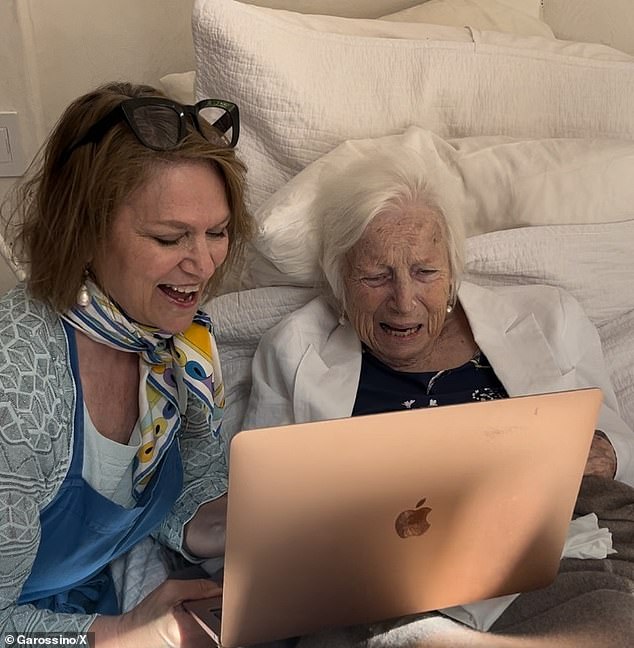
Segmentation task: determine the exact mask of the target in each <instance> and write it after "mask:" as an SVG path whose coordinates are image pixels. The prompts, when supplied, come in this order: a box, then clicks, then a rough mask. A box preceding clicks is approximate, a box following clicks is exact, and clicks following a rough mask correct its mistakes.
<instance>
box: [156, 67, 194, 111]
mask: <svg viewBox="0 0 634 648" xmlns="http://www.w3.org/2000/svg"><path fill="white" fill-rule="evenodd" d="M195 79H196V72H194V71H193V70H191V71H189V72H175V73H174V74H166V75H165V76H163V77H161V78H160V79H159V84H160V86H161V89H162V90H163V92H165V94H166V95H167V96H168V97H169V98H170V99H174V101H178V102H179V103H182V104H186V105H187V104H188V105H191V104H193V103H195V100H194V99H195V98H194V81H195Z"/></svg>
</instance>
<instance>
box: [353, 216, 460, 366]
mask: <svg viewBox="0 0 634 648" xmlns="http://www.w3.org/2000/svg"><path fill="white" fill-rule="evenodd" d="M346 266H347V267H346V276H345V278H344V286H345V295H346V314H347V316H348V318H349V320H350V322H351V324H352V326H353V327H354V328H355V330H356V332H357V334H358V335H359V338H360V339H361V341H362V342H363V343H365V344H366V345H367V346H368V347H369V349H370V350H371V351H372V353H373V354H374V355H375V356H376V357H378V358H379V359H380V360H381V361H382V362H384V363H385V364H387V365H388V366H389V367H392V368H393V369H396V370H399V371H424V370H426V361H427V360H428V359H429V357H430V355H431V354H432V353H433V348H434V345H435V343H436V341H437V340H438V337H439V335H440V333H441V331H442V328H443V324H444V322H445V317H446V315H447V304H448V300H449V294H450V285H451V272H450V267H449V254H448V250H447V241H446V239H445V236H444V234H443V228H442V226H441V220H440V217H439V216H438V215H437V214H436V213H435V212H433V211H431V210H430V209H428V208H426V207H419V206H408V207H406V208H399V209H396V208H394V209H393V210H390V211H388V212H385V213H383V214H380V215H379V216H377V217H376V218H375V219H374V220H373V221H372V222H371V223H370V225H368V227H367V229H366V230H365V232H364V234H363V236H362V237H361V239H359V241H358V242H357V243H356V244H355V245H354V246H353V247H352V248H351V249H350V251H349V252H348V254H347V255H346Z"/></svg>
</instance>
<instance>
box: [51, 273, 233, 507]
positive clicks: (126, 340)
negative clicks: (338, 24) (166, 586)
mask: <svg viewBox="0 0 634 648" xmlns="http://www.w3.org/2000/svg"><path fill="white" fill-rule="evenodd" d="M86 286H87V288H88V292H89V294H90V303H89V304H88V306H76V307H74V308H72V309H71V310H69V311H67V312H66V313H64V314H63V315H62V317H63V318H64V320H66V321H67V322H68V323H69V324H71V326H73V327H74V328H76V329H78V330H79V331H81V332H82V333H84V334H86V335H87V336H88V337H90V338H92V339H93V340H96V341H97V342H101V343H102V344H107V345H108V346H110V347H113V348H115V349H119V350H121V351H128V352H130V353H138V354H139V375H140V381H139V424H140V429H141V447H140V449H139V451H138V453H137V456H136V457H135V460H134V466H133V471H132V492H133V495H134V496H135V497H136V498H137V499H138V497H139V496H140V495H141V493H142V492H143V489H144V488H145V486H146V485H147V484H148V482H149V481H150V479H151V478H152V474H153V473H154V471H155V470H156V468H157V467H158V465H159V464H160V461H161V459H162V457H163V455H164V454H165V452H166V451H167V449H168V448H169V446H170V444H171V442H172V440H173V439H174V437H175V435H176V434H177V432H178V431H179V430H180V427H181V414H183V413H184V412H185V410H186V408H187V397H188V393H190V392H191V393H193V394H195V395H196V396H197V397H198V398H200V399H201V400H202V402H203V403H204V404H205V405H206V406H207V408H208V410H209V422H210V425H211V420H212V417H213V418H218V417H219V416H221V415H222V408H223V407H224V385H223V382H222V373H221V371H220V361H219V358H218V349H217V348H216V341H215V339H214V336H213V332H212V324H211V320H210V318H209V316H208V315H206V314H205V313H203V312H202V311H197V313H196V315H195V316H194V319H193V322H192V324H191V326H190V327H189V328H188V329H187V330H186V331H184V332H183V333H177V334H174V335H173V334H171V333H166V332H164V331H161V330H159V329H157V328H153V327H150V326H145V325H142V324H138V323H137V322H135V321H133V320H131V319H130V318H129V317H128V316H127V315H126V314H125V313H124V312H123V311H122V310H121V309H120V308H119V307H118V306H117V304H115V303H114V302H113V301H112V300H110V299H109V298H108V297H107V296H106V295H104V293H103V292H101V290H100V289H99V287H98V286H97V285H96V284H95V283H94V282H92V281H87V282H86ZM217 432H218V430H216V433H217Z"/></svg>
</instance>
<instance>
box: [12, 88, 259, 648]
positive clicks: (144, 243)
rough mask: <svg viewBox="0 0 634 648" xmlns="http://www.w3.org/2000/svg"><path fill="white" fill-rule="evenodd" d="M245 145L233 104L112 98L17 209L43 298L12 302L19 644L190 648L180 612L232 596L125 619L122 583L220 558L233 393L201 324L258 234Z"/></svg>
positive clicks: (82, 108)
mask: <svg viewBox="0 0 634 648" xmlns="http://www.w3.org/2000/svg"><path fill="white" fill-rule="evenodd" d="M238 131H239V122H238V110H237V107H236V106H235V105H233V104H231V103H229V102H226V101H222V100H205V101H202V102H199V103H198V104H196V106H182V105H180V104H178V103H175V102H173V101H170V100H169V99H167V98H166V97H164V96H163V95H161V93H160V92H158V91H157V90H155V89H154V88H151V87H147V86H135V85H130V84H126V83H120V84H119V83H117V84H111V85H107V86H103V87H101V88H99V89H97V90H95V91H94V92H91V93H89V94H87V95H85V96H82V97H80V98H79V99H77V100H76V101H74V102H73V103H72V104H71V105H70V106H69V107H68V108H67V110H66V111H65V112H64V114H63V115H62V117H61V119H60V121H59V122H58V124H57V126H56V127H55V129H54V131H53V132H52V134H51V135H50V137H49V139H48V141H47V143H46V145H45V148H44V150H43V156H42V157H41V159H40V161H39V162H38V163H37V164H36V168H35V172H34V175H33V176H32V178H31V179H30V180H29V181H28V182H27V183H26V184H24V185H23V186H22V188H21V190H20V192H19V195H18V200H17V202H15V203H14V205H17V206H16V207H15V211H14V212H13V213H12V216H11V217H10V219H9V220H10V224H11V227H10V229H11V232H12V234H13V235H14V249H15V250H16V253H18V254H19V255H21V258H22V260H23V261H25V262H26V263H27V267H28V280H27V282H26V284H24V285H22V284H20V285H18V286H17V287H16V288H15V289H14V290H12V291H11V292H9V293H8V294H7V295H5V296H4V297H3V298H2V299H1V300H0V358H2V360H1V362H0V393H1V394H2V397H1V399H0V444H1V448H2V452H1V453H0V519H1V521H0V528H1V530H2V533H1V538H0V572H1V573H2V577H1V578H0V629H1V630H2V631H4V632H9V631H25V630H29V631H47V632H54V631H90V632H94V633H95V640H96V643H97V645H99V646H110V645H112V646H119V645H126V646H127V645H135V646H136V647H137V648H141V647H142V646H148V647H149V646H152V647H155V646H159V645H174V646H176V645H185V643H186V640H187V636H188V634H189V633H194V632H195V628H197V625H196V624H195V623H194V622H193V621H192V620H191V618H190V617H189V615H188V614H187V613H186V612H184V610H182V608H181V607H180V603H181V601H183V600H184V599H196V598H201V597H205V596H210V595H213V594H215V593H217V588H216V587H215V586H214V585H213V584H212V583H211V582H209V581H205V580H192V581H168V582H166V583H165V584H163V585H161V586H159V587H158V588H157V589H156V590H155V591H154V592H153V593H152V594H150V595H149V596H148V597H147V598H146V599H145V600H144V601H143V602H141V603H140V604H139V605H138V606H137V607H135V608H134V609H132V610H131V611H129V612H127V613H125V614H121V604H120V602H119V600H118V598H117V596H116V593H115V590H114V586H113V582H112V578H111V573H110V568H109V565H110V563H111V562H112V561H113V560H114V559H116V558H117V557H118V556H121V555H123V554H125V553H126V552H128V551H129V550H130V549H131V548H132V547H135V546H136V545H137V544H138V543H139V542H141V541H142V540H144V539H147V538H148V537H149V536H150V534H151V535H152V536H154V537H155V538H157V539H158V540H159V541H160V542H161V543H163V544H164V545H165V546H166V547H168V548H171V549H172V550H174V551H176V552H180V553H181V554H182V555H183V556H185V557H186V558H188V559H190V560H192V561H194V562H196V561H198V562H200V561H201V560H202V559H204V558H207V557H210V556H215V555H219V554H222V552H223V550H224V516H225V500H226V497H225V496H224V495H225V491H226V481H227V474H226V472H227V466H226V459H225V456H224V452H223V445H222V443H221V441H220V439H219V427H220V423H221V419H222V411H223V406H224V396H223V382H222V375H221V371H220V365H219V363H218V352H217V349H216V345H215V341H214V336H213V328H212V324H211V321H210V319H209V317H208V316H207V315H205V313H203V312H202V311H200V310H199V306H200V304H201V303H202V302H203V300H204V299H205V298H206V297H207V296H208V295H209V294H210V291H212V290H213V285H214V282H215V281H217V280H218V278H219V277H220V271H221V267H224V266H223V264H225V263H226V260H227V259H229V260H231V259H232V258H234V257H235V256H236V254H237V253H238V251H239V249H240V247H241V244H242V242H243V241H244V240H245V237H246V236H247V235H248V234H249V232H250V229H251V221H250V220H249V217H248V215H247V212H246V210H245V206H244V203H243V181H244V167H243V165H242V164H241V162H240V161H239V160H238V159H237V158H236V156H235V153H234V151H233V146H234V145H235V143H236V141H237V137H238ZM16 217H17V218H16ZM132 642H133V643H132Z"/></svg>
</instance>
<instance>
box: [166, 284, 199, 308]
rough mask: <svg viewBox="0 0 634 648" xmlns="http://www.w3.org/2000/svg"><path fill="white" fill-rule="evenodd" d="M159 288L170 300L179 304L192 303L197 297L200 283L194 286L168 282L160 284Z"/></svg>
mask: <svg viewBox="0 0 634 648" xmlns="http://www.w3.org/2000/svg"><path fill="white" fill-rule="evenodd" d="M159 288H160V289H161V290H162V291H163V292H164V293H165V294H166V295H167V296H168V297H169V298H170V299H172V300H174V301H176V302H178V303H179V304H183V305H188V304H193V303H194V302H195V301H196V300H197V298H198V292H199V290H200V285H198V284H197V285H195V286H172V285H170V284H160V285H159Z"/></svg>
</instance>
